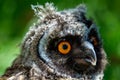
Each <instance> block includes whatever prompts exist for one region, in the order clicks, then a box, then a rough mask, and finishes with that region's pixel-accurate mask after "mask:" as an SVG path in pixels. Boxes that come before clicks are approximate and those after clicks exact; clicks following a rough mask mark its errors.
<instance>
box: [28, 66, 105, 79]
mask: <svg viewBox="0 0 120 80" xmlns="http://www.w3.org/2000/svg"><path fill="white" fill-rule="evenodd" d="M41 67H42V65H41ZM31 70H32V72H30V73H32V75H31V76H36V75H38V76H39V77H40V76H42V77H43V80H44V79H45V80H102V79H103V76H104V75H103V72H98V73H95V74H91V75H86V74H77V75H78V76H79V77H72V76H70V75H66V74H62V73H59V72H56V71H55V70H53V69H51V68H50V67H47V68H46V69H45V70H44V71H43V70H40V68H38V67H37V65H34V66H33V68H32V69H31Z"/></svg>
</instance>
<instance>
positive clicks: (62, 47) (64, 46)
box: [58, 41, 71, 55]
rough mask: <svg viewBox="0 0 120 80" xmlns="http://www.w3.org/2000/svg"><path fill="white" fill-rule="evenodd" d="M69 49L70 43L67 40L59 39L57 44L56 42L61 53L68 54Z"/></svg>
mask: <svg viewBox="0 0 120 80" xmlns="http://www.w3.org/2000/svg"><path fill="white" fill-rule="evenodd" d="M70 50H71V45H70V43H69V42H67V41H61V42H60V43H59V44H58V51H59V52H60V53H61V54H64V55H65V54H68V53H69V52H70Z"/></svg>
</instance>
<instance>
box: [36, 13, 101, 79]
mask: <svg viewBox="0 0 120 80" xmlns="http://www.w3.org/2000/svg"><path fill="white" fill-rule="evenodd" d="M53 16H54V18H53V19H51V20H50V21H49V19H46V20H45V21H43V22H44V23H45V24H46V26H47V29H46V30H45V32H44V34H43V35H42V37H41V38H40V41H39V44H38V52H39V57H40V59H42V60H43V61H44V62H45V63H46V64H47V65H48V66H50V67H51V68H52V69H54V70H55V72H56V73H57V74H62V75H63V74H64V75H66V76H72V77H80V74H88V75H90V74H94V73H95V72H97V71H99V69H100V68H98V67H101V66H102V65H101V64H99V62H101V61H102V54H101V52H100V49H101V47H102V44H101V40H100V37H99V34H98V31H97V28H96V26H95V24H93V23H92V21H90V20H87V19H86V18H85V16H84V15H83V13H80V14H76V13H75V12H73V13H69V12H60V13H59V14H57V16H56V15H53ZM79 16H80V17H81V18H80V17H79ZM46 18H47V17H46ZM98 57H101V58H100V59H99V58H98ZM76 74H78V75H79V76H78V75H76Z"/></svg>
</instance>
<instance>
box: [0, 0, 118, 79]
mask: <svg viewBox="0 0 120 80" xmlns="http://www.w3.org/2000/svg"><path fill="white" fill-rule="evenodd" d="M46 2H53V3H54V4H55V6H56V7H58V10H63V9H68V8H74V7H75V6H77V5H78V4H80V3H84V4H86V6H87V7H88V13H87V16H88V17H89V18H92V19H93V20H94V22H96V24H97V25H98V26H99V29H100V33H101V36H102V38H103V42H104V48H105V50H106V53H107V55H108V60H109V64H108V66H107V68H106V70H105V77H104V80H120V76H119V75H120V41H119V40H120V15H119V14H120V9H119V8H120V1H119V0H0V75H2V74H3V73H4V71H5V69H6V67H8V66H10V65H11V63H12V61H13V60H14V59H15V57H17V55H18V54H19V51H20V47H19V46H20V43H21V41H22V38H23V36H24V34H25V33H26V31H27V30H28V28H29V26H30V25H31V24H32V22H33V17H34V12H33V10H32V9H31V4H33V5H36V4H37V3H39V4H44V3H46Z"/></svg>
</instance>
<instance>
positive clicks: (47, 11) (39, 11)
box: [31, 3, 57, 19]
mask: <svg viewBox="0 0 120 80" xmlns="http://www.w3.org/2000/svg"><path fill="white" fill-rule="evenodd" d="M31 7H32V9H33V10H34V13H35V15H36V16H37V17H38V18H40V19H44V18H45V17H46V16H48V15H51V14H55V13H56V11H57V8H56V7H54V4H53V3H45V5H39V4H37V5H31Z"/></svg>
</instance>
